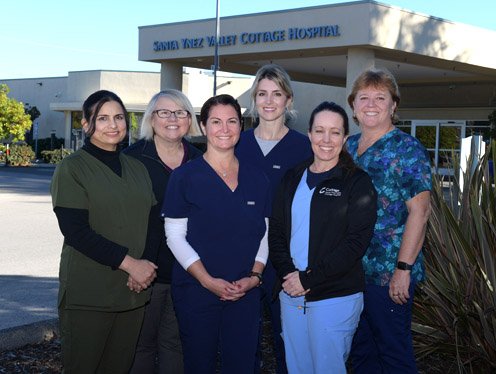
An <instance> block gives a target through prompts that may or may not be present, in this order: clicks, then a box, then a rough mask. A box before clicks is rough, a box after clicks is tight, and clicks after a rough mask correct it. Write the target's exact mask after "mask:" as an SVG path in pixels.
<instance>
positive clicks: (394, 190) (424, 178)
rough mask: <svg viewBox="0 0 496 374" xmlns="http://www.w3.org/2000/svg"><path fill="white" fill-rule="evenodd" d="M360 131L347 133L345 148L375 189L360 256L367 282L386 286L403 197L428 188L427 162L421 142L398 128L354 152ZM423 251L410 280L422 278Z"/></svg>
mask: <svg viewBox="0 0 496 374" xmlns="http://www.w3.org/2000/svg"><path fill="white" fill-rule="evenodd" d="M360 136H361V134H356V135H353V136H350V137H349V139H348V141H347V149H348V151H349V153H350V154H351V156H352V157H353V159H354V160H355V163H356V164H357V165H358V166H359V167H361V168H362V169H363V170H365V171H366V172H367V173H368V174H369V175H370V177H371V178H372V182H373V183H374V187H375V189H376V190H377V222H376V224H375V228H374V236H373V237H372V240H371V242H370V245H369V248H368V249H367V252H366V253H365V256H364V257H363V267H364V270H365V278H366V282H367V283H368V284H375V285H378V286H387V285H388V284H389V281H390V279H391V277H392V276H393V273H394V270H395V268H396V262H397V258H398V252H399V250H400V246H401V240H402V237H403V232H404V231H405V223H406V220H407V217H408V209H407V206H406V204H405V203H406V201H408V200H410V199H411V198H413V197H415V196H416V195H418V194H419V193H421V192H423V191H430V190H431V188H432V181H431V166H430V162H429V156H428V153H427V151H426V150H425V148H424V146H423V145H422V144H421V143H420V142H419V141H418V140H417V139H416V138H414V137H412V136H411V135H408V134H406V133H404V132H403V131H401V130H399V129H394V130H393V131H390V132H388V133H387V134H385V135H383V136H382V138H380V139H379V140H377V141H376V142H375V143H374V144H373V145H372V146H370V147H369V148H368V149H367V150H366V151H365V152H364V153H363V154H362V155H361V156H358V154H357V149H358V141H359V139H360ZM422 261H423V254H422V252H420V254H419V255H418V257H417V260H416V261H415V264H414V266H413V270H412V273H411V276H412V281H414V282H418V281H421V280H423V279H424V266H423V263H422Z"/></svg>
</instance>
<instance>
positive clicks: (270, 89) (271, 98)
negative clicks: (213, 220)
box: [236, 64, 312, 374]
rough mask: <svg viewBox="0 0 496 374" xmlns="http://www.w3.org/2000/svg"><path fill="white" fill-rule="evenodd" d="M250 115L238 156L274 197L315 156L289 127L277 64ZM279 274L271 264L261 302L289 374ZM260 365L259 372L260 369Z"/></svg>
mask: <svg viewBox="0 0 496 374" xmlns="http://www.w3.org/2000/svg"><path fill="white" fill-rule="evenodd" d="M250 96H251V114H252V116H253V119H254V120H256V121H258V125H257V127H256V128H255V129H250V130H247V131H244V132H243V133H242V134H241V139H240V140H239V143H238V145H237V146H236V157H238V159H239V160H241V161H242V162H244V161H246V162H250V163H252V164H254V165H256V166H257V167H259V168H261V169H262V170H263V171H264V172H265V174H266V175H267V177H268V178H269V180H270V185H271V190H272V196H274V194H275V192H276V190H277V187H278V186H279V183H280V181H281V178H282V177H283V176H284V174H285V173H286V171H288V170H289V169H291V168H292V167H294V166H296V165H297V164H299V163H300V162H302V161H304V160H306V159H309V158H310V157H311V156H312V150H311V147H310V142H309V140H308V137H307V136H305V135H303V134H300V133H299V132H298V131H295V130H292V129H290V128H289V127H288V126H287V125H288V124H289V123H291V122H294V120H295V112H294V110H293V109H292V108H293V98H294V95H293V89H292V88H291V80H290V78H289V76H288V74H287V73H286V71H285V70H284V69H283V68H282V67H280V66H278V65H275V64H269V65H264V66H262V67H261V68H260V69H259V70H258V72H257V75H256V77H255V80H254V82H253V85H252V87H251V92H250ZM275 283H276V273H275V271H274V268H273V267H272V265H271V263H270V261H269V262H268V263H267V267H266V269H265V273H264V282H263V285H262V290H263V295H262V302H263V303H264V305H265V306H266V307H267V308H268V310H269V311H270V316H271V320H272V333H273V338H274V342H275V344H274V348H275V353H276V361H277V373H278V374H284V373H286V372H287V370H286V364H285V359H284V344H283V341H282V338H281V321H280V314H281V313H280V304H279V299H278V297H277V294H276V295H275V297H273V290H274V285H275ZM258 359H260V352H259V353H258ZM257 361H258V360H257ZM259 366H260V364H259V363H257V371H256V372H259V370H260V367H259Z"/></svg>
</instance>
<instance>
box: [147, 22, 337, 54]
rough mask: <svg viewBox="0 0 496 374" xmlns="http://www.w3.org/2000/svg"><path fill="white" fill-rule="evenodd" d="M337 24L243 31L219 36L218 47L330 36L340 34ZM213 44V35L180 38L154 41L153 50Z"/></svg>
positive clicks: (191, 47)
mask: <svg viewBox="0 0 496 374" xmlns="http://www.w3.org/2000/svg"><path fill="white" fill-rule="evenodd" d="M340 35H341V34H340V30H339V26H338V25H327V26H313V27H290V28H288V29H287V30H273V31H261V32H243V33H241V34H232V35H222V36H219V47H228V46H234V45H239V44H241V45H252V44H259V43H275V42H283V41H286V40H305V39H315V38H331V37H337V36H340ZM214 46H215V36H205V37H203V36H200V37H197V38H180V39H174V40H165V41H154V42H153V50H154V51H155V52H159V51H174V50H178V49H195V48H205V47H214Z"/></svg>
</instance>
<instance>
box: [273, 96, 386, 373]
mask: <svg viewBox="0 0 496 374" xmlns="http://www.w3.org/2000/svg"><path fill="white" fill-rule="evenodd" d="M348 131H349V125H348V116H347V114H346V112H345V110H344V109H343V108H342V107H340V106H339V105H337V104H335V103H330V102H323V103H321V104H320V105H319V106H317V108H315V109H314V111H313V112H312V115H311V117H310V128H309V130H308V134H309V137H310V141H311V143H312V149H313V152H314V157H313V159H310V160H307V161H304V162H303V163H301V164H300V165H298V166H297V167H295V168H293V169H291V170H290V171H289V172H288V173H286V175H285V176H284V178H283V180H282V182H281V186H280V188H279V191H278V192H277V194H276V198H275V200H274V206H273V212H272V216H271V218H270V230H269V243H270V259H271V260H272V263H273V264H274V267H275V269H276V271H277V275H278V276H279V277H280V279H281V282H282V287H283V290H282V291H281V293H280V296H279V298H280V300H281V318H282V330H283V337H284V344H285V348H286V363H287V366H288V371H289V373H290V374H312V373H315V374H319V373H336V374H337V373H342V374H346V366H345V363H346V359H347V357H348V355H349V352H350V347H351V342H352V339H353V335H354V333H355V330H356V328H357V326H358V322H359V320H360V313H361V311H362V308H363V291H364V289H365V275H364V271H363V268H362V257H363V255H364V253H365V251H366V249H367V247H368V244H369V242H370V239H371V238H372V234H373V231H374V223H375V221H376V206H377V196H376V192H375V189H374V185H373V184H372V181H371V179H370V177H369V176H368V175H367V173H365V172H364V171H363V170H361V169H359V168H357V167H356V166H355V164H354V162H353V160H352V158H351V156H350V155H349V154H348V152H347V151H346V150H345V149H344V148H343V147H344V143H345V141H346V138H347V135H348Z"/></svg>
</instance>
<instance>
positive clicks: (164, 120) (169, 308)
mask: <svg viewBox="0 0 496 374" xmlns="http://www.w3.org/2000/svg"><path fill="white" fill-rule="evenodd" d="M199 134H200V131H199V128H198V123H197V121H196V116H195V112H194V110H193V107H192V105H191V103H190V101H189V100H188V98H187V97H186V96H185V95H184V94H183V93H182V92H181V91H177V90H173V89H167V90H164V91H160V92H159V93H157V94H155V95H154V96H153V97H152V99H151V100H150V102H149V103H148V106H147V108H146V110H145V113H144V116H143V120H142V122H141V133H140V138H141V139H140V140H139V141H138V142H136V143H135V144H133V145H131V146H130V147H128V148H127V149H126V150H124V153H126V154H128V155H130V156H133V157H135V158H137V159H138V160H140V161H141V162H142V163H143V164H144V165H145V167H146V168H147V170H148V174H149V175H150V178H151V180H152V184H153V191H154V193H155V198H156V199H157V201H158V204H157V205H156V206H157V207H158V208H157V209H155V211H154V214H153V218H154V219H153V221H151V222H150V224H149V226H150V231H151V232H153V233H154V234H155V235H154V236H153V237H154V238H155V243H154V245H150V246H148V247H147V251H146V253H145V256H146V258H147V259H149V260H150V261H153V262H154V263H156V264H157V265H158V269H157V278H156V280H155V282H154V284H153V286H152V293H151V299H150V303H149V304H148V305H147V306H146V309H145V318H144V321H143V326H142V328H141V333H140V338H139V341H138V345H137V348H136V355H135V358H134V364H133V367H132V369H131V371H130V372H131V373H140V374H141V373H154V372H156V370H158V372H159V373H165V372H167V373H178V374H179V373H182V372H183V357H182V349H181V340H180V338H179V330H178V327H177V320H176V315H175V312H174V307H173V305H172V297H171V291H170V283H171V273H172V264H173V262H174V256H173V255H172V253H171V251H170V249H169V247H168V246H167V243H166V237H165V233H164V226H163V220H162V218H161V217H160V209H161V207H162V204H163V199H164V194H165V190H166V188H167V183H168V181H169V178H170V175H171V173H172V171H173V170H174V169H176V168H177V167H179V166H180V165H183V164H185V163H187V162H189V161H190V160H192V159H195V158H197V157H199V156H201V154H202V152H201V151H199V150H198V149H197V148H195V147H194V146H193V145H192V144H191V143H189V142H188V141H187V140H186V139H185V136H187V135H199ZM135 287H136V288H137V290H139V285H135ZM156 365H157V367H156Z"/></svg>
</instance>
